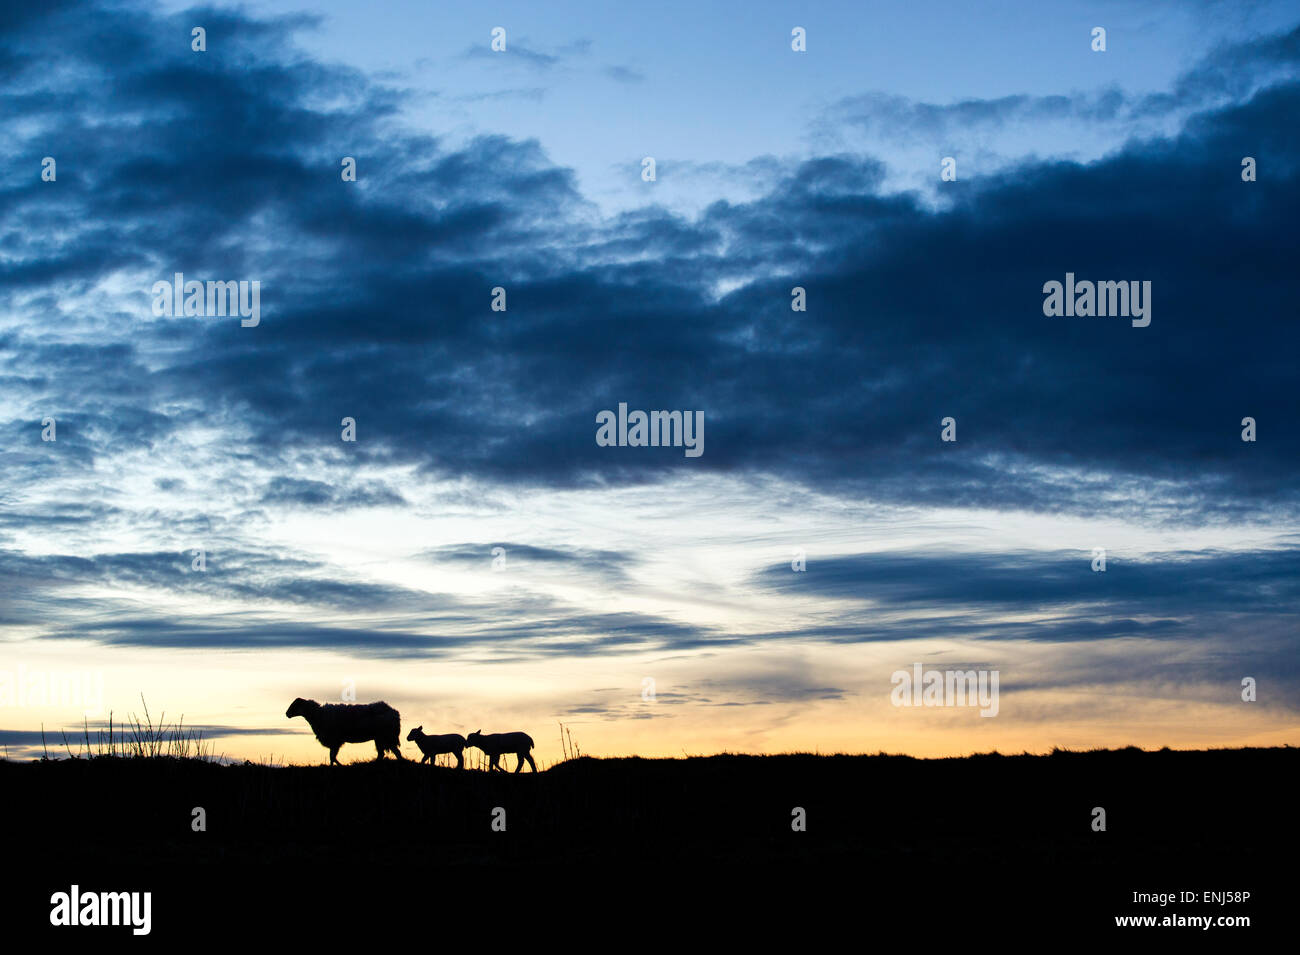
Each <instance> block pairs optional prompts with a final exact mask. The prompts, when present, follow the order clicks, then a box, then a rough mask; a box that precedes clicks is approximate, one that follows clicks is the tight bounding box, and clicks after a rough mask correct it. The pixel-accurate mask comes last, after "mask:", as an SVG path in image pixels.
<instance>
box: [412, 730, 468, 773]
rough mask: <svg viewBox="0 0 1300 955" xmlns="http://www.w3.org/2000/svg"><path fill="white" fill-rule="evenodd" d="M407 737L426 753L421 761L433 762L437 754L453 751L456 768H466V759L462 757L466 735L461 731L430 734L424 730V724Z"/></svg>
mask: <svg viewBox="0 0 1300 955" xmlns="http://www.w3.org/2000/svg"><path fill="white" fill-rule="evenodd" d="M406 738H407V740H409V741H411V742H414V743H415V745H416V746H418V747H420V752H422V753H424V758H423V759H421V760H420V762H422V763H423V762H424V761H425V760H428V761H429V762H432V761H433V758H434V757H435V756H439V755H441V754H442V753H451V754H452V755H453V756H455V757H456V768H457V769H464V768H465V761H464V760H463V759H462V758H461V755H462V753H463V752H464V750H465V737H463V736H461V735H460V734H459V733H443V734H442V735H441V736H429V735H428V734H426V733H425V732H424V727H423V726H417V727H416V728H415V729H413V730H411V732H409V733H407V734H406Z"/></svg>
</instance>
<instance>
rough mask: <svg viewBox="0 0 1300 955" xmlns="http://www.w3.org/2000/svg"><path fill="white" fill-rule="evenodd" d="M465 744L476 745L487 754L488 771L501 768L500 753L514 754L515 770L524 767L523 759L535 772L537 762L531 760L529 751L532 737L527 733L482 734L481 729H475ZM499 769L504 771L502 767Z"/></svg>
mask: <svg viewBox="0 0 1300 955" xmlns="http://www.w3.org/2000/svg"><path fill="white" fill-rule="evenodd" d="M465 746H466V748H468V747H470V746H477V747H478V748H479V749H481V750H483V752H485V753H487V754H488V757H489V759H488V772H491V771H492V770H494V769H501V767H500V766H499V765H498V764H497V760H498V759H500V758H501V754H502V753H514V754H515V758H516V759H518V760H519V763H518V764H517V765H516V766H515V772H519V770H521V769H523V768H524V760H528V765H529V766H531V767H533V772H537V764H536V763H534V762H533V757H532V754H531V753H529V750H530V749H532V748H533V738H532V737H531V736H529V735H528V734H527V733H488V734H487V735H486V736H484V735H483V733H482V732H481V731H478V730H475V731H474V732H473V733H470V734H469V737H468V738H467V739H466V740H465ZM501 771H502V772H505V770H504V769H501Z"/></svg>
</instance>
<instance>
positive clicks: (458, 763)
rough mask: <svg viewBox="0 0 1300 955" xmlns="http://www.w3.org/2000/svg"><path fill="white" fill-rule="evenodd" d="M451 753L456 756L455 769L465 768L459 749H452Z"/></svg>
mask: <svg viewBox="0 0 1300 955" xmlns="http://www.w3.org/2000/svg"><path fill="white" fill-rule="evenodd" d="M452 755H453V756H455V757H456V768H457V769H464V768H465V760H463V759H462V758H461V755H460V750H453V751H452Z"/></svg>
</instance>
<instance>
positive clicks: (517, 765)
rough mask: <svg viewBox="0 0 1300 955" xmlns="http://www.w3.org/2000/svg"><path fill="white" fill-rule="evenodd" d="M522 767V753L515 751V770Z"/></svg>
mask: <svg viewBox="0 0 1300 955" xmlns="http://www.w3.org/2000/svg"><path fill="white" fill-rule="evenodd" d="M523 768H524V754H523V753H515V772H519V770H521V769H523Z"/></svg>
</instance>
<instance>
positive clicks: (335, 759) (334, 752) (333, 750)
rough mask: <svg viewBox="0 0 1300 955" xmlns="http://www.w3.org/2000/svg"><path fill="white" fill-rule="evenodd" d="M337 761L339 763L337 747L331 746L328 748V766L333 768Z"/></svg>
mask: <svg viewBox="0 0 1300 955" xmlns="http://www.w3.org/2000/svg"><path fill="white" fill-rule="evenodd" d="M338 761H339V748H338V747H337V746H331V747H330V765H331V766H333V765H335V764H336V763H338Z"/></svg>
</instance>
